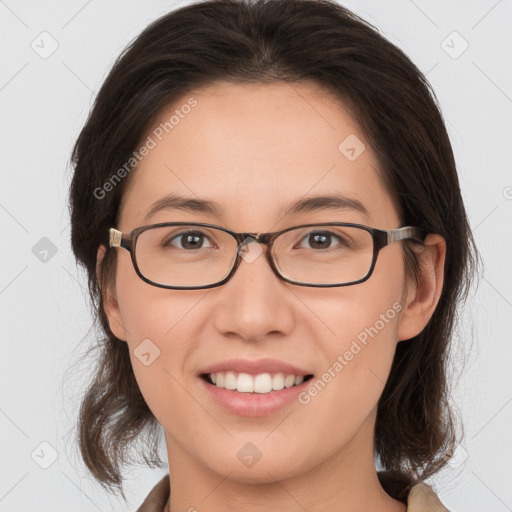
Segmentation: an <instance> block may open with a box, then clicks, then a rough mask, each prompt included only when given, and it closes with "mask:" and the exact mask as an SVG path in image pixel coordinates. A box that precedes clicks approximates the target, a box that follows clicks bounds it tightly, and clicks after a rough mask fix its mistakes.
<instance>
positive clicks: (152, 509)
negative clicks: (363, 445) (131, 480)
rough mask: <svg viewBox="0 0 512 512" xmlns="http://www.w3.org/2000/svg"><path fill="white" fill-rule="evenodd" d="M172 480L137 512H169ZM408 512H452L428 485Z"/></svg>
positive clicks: (419, 487)
mask: <svg viewBox="0 0 512 512" xmlns="http://www.w3.org/2000/svg"><path fill="white" fill-rule="evenodd" d="M169 484H170V480H169V475H168V474H167V475H166V476H165V477H163V478H162V479H161V480H160V481H159V482H158V484H157V485H155V487H154V488H153V489H152V490H151V492H150V493H149V495H148V496H147V497H146V499H145V500H144V503H143V504H142V505H141V506H140V507H139V508H138V509H137V512H168V511H169V501H170V485H169ZM407 512H450V511H449V510H448V509H447V508H446V507H445V506H444V505H443V504H442V503H441V501H440V500H439V498H438V497H437V495H436V493H435V492H434V490H433V489H432V487H430V486H429V485H427V484H424V483H419V484H416V485H414V486H413V487H412V489H411V491H410V492H409V497H408V498H407Z"/></svg>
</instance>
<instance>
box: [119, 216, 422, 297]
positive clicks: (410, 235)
mask: <svg viewBox="0 0 512 512" xmlns="http://www.w3.org/2000/svg"><path fill="white" fill-rule="evenodd" d="M166 226H198V227H208V228H215V229H219V230H221V231H224V232H225V233H228V234H229V235H231V236H232V237H233V238H234V239H235V240H236V242H237V252H236V258H235V261H234V263H233V267H232V268H231V270H230V271H229V273H228V274H227V275H226V277H224V278H223V279H222V280H220V281H218V282H216V283H213V284H208V285H204V286H173V285H165V284H162V283H156V282H154V281H151V280H150V279H148V278H147V277H145V276H144V275H143V274H142V272H141V271H140V269H139V266H138V264H137V258H136V256H135V252H136V251H135V249H136V246H137V239H138V237H139V235H140V234H141V233H143V232H144V231H147V230H148V229H152V228H157V227H166ZM313 226H315V227H319V226H346V227H355V228H360V229H363V230H365V231H367V232H368V233H370V235H371V236H372V239H373V255H372V263H371V265H370V268H369V270H368V272H367V274H366V275H365V276H364V277H363V278H361V279H358V280H356V281H350V282H348V283H341V284H330V283H328V284H324V283H320V284H319V283H303V282H300V281H293V280H292V279H288V278H287V277H285V276H283V275H282V274H281V273H280V271H279V269H278V268H277V265H276V264H275V261H274V258H273V256H272V247H273V244H274V241H275V240H276V238H277V237H278V236H280V235H282V234H283V233H286V232H288V231H291V230H293V229H298V228H307V227H313ZM247 238H252V239H254V241H255V242H257V243H260V244H264V245H266V246H267V247H268V251H266V258H267V261H268V263H269V265H270V268H271V269H272V270H273V272H274V274H275V275H276V276H277V277H278V278H279V279H282V280H283V281H286V282H287V283H290V284H294V285H297V286H309V287H314V288H333V287H340V286H351V285H354V284H359V283H363V282H364V281H367V280H368V279H369V278H370V277H371V275H372V274H373V270H374V268H375V265H376V263H377V256H378V255H379V252H380V251H381V249H383V248H384V247H387V246H388V245H391V244H394V243H395V242H399V241H401V240H413V241H415V242H418V243H420V244H423V240H424V238H425V233H424V232H423V231H422V230H421V229H420V228H416V227H412V226H404V227H401V228H397V229H388V230H385V229H378V228H373V227H370V226H365V225H363V224H354V223H350V222H322V223H315V224H300V225H298V226H292V227H289V228H286V229H283V230H281V231H273V232H269V233H236V232H235V231H231V230H229V229H227V228H224V227H222V226H217V225H215V224H207V223H203V222H161V223H159V224H149V225H146V226H140V227H138V228H135V229H134V230H132V231H131V232H130V233H123V232H122V231H119V230H118V229H116V228H113V227H112V228H110V229H109V247H122V248H124V249H126V250H127V251H128V252H129V253H130V256H131V260H132V263H133V267H134V269H135V272H136V273H137V275H138V276H139V277H140V278H141V279H142V280H143V281H145V282H146V283H148V284H150V285H153V286H156V287H158V288H165V289H170V290H202V289H207V288H215V287H217V286H221V285H223V284H225V283H227V282H228V281H229V280H230V279H231V278H232V277H233V275H234V274H235V272H236V271H237V269H238V267H239V266H240V263H241V261H242V256H241V254H240V249H241V247H244V246H245V245H248V244H247V243H245V244H244V242H245V240H246V239H247Z"/></svg>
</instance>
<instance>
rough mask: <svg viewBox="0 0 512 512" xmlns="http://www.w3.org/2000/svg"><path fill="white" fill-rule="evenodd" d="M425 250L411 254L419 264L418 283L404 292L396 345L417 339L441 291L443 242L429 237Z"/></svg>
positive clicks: (444, 250)
mask: <svg viewBox="0 0 512 512" xmlns="http://www.w3.org/2000/svg"><path fill="white" fill-rule="evenodd" d="M424 245H425V246H424V247H421V248H420V249H418V250H415V249H413V250H414V252H415V253H416V257H417V259H418V264H419V275H418V283H417V284H416V283H414V282H412V283H411V284H410V285H409V289H408V290H407V292H406V298H405V300H404V308H403V310H402V314H401V316H400V322H399V326H398V341H402V340H408V339H410V338H413V337H414V336H417V335H418V334H419V333H420V332H421V331H422V330H423V329H424V328H425V326H426V325H427V323H428V321H429V320H430V318H431V317H432V315H433V314H434V310H435V309H436V306H437V303H438V302H439V297H440V296H441V292H442V290H443V282H444V262H445V256H446V242H445V240H444V238H443V237H442V236H441V235H437V234H430V235H428V236H427V237H426V238H425V241H424Z"/></svg>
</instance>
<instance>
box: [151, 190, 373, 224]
mask: <svg viewBox="0 0 512 512" xmlns="http://www.w3.org/2000/svg"><path fill="white" fill-rule="evenodd" d="M162 210H182V211H186V212H189V213H203V214H209V215H213V216H215V217H217V218H219V219H220V218H222V217H223V216H224V213H225V208H224V207H223V206H222V205H221V204H220V203H217V202H215V201H210V200H206V199H195V198H193V197H185V196H182V195H179V194H169V195H167V196H165V197H163V198H161V199H159V200H157V201H155V202H154V203H153V204H152V205H151V206H150V208H149V209H148V211H147V213H146V215H145V216H144V219H143V222H147V221H148V220H149V218H150V217H152V216H153V215H155V214H156V213H157V212H159V211H162ZM321 210H328V211H329V210H330V211H344V210H345V211H347V210H348V211H350V210H352V211H356V212H359V213H362V214H363V215H364V216H365V217H369V216H370V214H369V212H368V209H367V208H366V207H365V206H364V205H363V203H361V201H359V200H357V199H353V198H349V197H345V196H343V195H341V194H336V193H334V194H329V195H316V196H309V197H305V198H301V199H299V200H297V201H295V202H293V203H291V204H289V205H287V206H285V207H284V208H282V209H281V210H280V211H279V213H278V218H280V217H286V216H291V215H298V214H301V213H302V214H303V213H311V212H315V211H321Z"/></svg>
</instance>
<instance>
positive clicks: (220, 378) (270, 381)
mask: <svg viewBox="0 0 512 512" xmlns="http://www.w3.org/2000/svg"><path fill="white" fill-rule="evenodd" d="M200 378H201V379H203V380H204V381H206V382H207V383H208V384H210V385H212V386H215V387H218V388H222V389H227V390H231V391H235V392H238V393H260V394H264V393H271V392H274V391H280V390H283V389H289V388H292V387H295V386H300V385H301V384H302V383H303V382H307V381H308V380H310V379H312V378H313V375H312V374H308V375H292V374H285V373H283V372H268V373H260V374H257V375H250V374H248V373H242V372H233V371H228V372H215V373H203V374H201V375H200Z"/></svg>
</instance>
